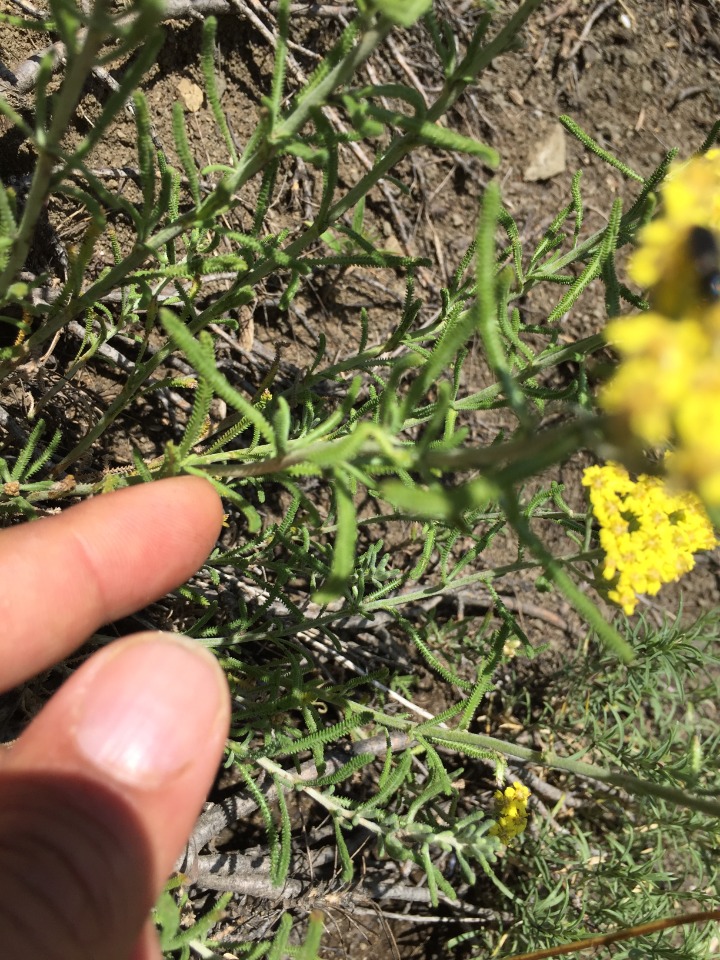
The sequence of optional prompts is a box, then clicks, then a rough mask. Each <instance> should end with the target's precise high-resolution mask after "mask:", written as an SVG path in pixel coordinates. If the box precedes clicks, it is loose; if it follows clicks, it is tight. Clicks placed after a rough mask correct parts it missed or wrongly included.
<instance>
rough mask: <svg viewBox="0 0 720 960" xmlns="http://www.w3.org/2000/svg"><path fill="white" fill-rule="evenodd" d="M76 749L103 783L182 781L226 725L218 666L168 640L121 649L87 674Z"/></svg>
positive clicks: (198, 650)
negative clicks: (183, 774)
mask: <svg viewBox="0 0 720 960" xmlns="http://www.w3.org/2000/svg"><path fill="white" fill-rule="evenodd" d="M86 670H87V673H86V674H85V678H84V679H85V695H84V696H81V697H79V703H78V708H77V713H76V716H75V723H74V725H73V726H74V737H75V742H76V744H77V746H78V749H79V750H80V752H81V753H82V754H84V755H85V757H86V758H87V759H88V760H89V761H90V762H91V763H93V764H94V765H95V766H96V767H98V768H100V769H101V770H103V771H104V772H105V773H106V774H107V775H109V776H111V777H113V778H114V779H117V780H122V781H123V782H125V783H131V784H135V785H138V786H145V787H151V786H153V785H157V784H160V783H163V782H166V781H167V780H168V779H170V778H172V777H174V776H176V775H177V774H179V773H180V772H181V771H182V770H183V768H184V767H186V766H187V765H188V764H189V763H190V762H191V761H192V759H193V757H195V756H196V755H197V753H198V751H200V750H202V749H204V748H206V747H207V745H208V742H209V741H211V740H212V741H214V739H215V737H217V736H219V735H221V733H220V730H219V727H220V726H224V725H225V724H226V723H227V720H226V716H227V712H226V701H227V692H226V686H225V681H224V678H223V675H222V671H221V669H220V667H219V666H218V664H217V662H216V661H215V658H214V657H213V656H212V654H210V653H209V652H208V651H206V650H204V649H203V648H202V647H200V646H199V645H198V644H194V643H192V641H189V640H185V639H184V638H181V637H176V636H173V635H170V634H154V635H152V636H150V637H145V638H137V639H133V640H128V641H120V642H118V643H117V644H114V645H113V646H111V647H108V648H107V649H106V650H104V651H103V652H102V653H100V654H98V655H97V656H96V662H91V663H90V664H89V665H88V666H87V667H86Z"/></svg>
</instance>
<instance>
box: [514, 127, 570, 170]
mask: <svg viewBox="0 0 720 960" xmlns="http://www.w3.org/2000/svg"><path fill="white" fill-rule="evenodd" d="M564 170H565V133H564V130H563V128H562V126H561V125H560V124H559V123H556V124H554V125H553V127H552V129H551V130H550V132H549V133H548V134H547V136H545V137H543V139H542V140H539V141H538V142H537V143H536V144H535V146H534V148H533V150H532V153H531V155H530V163H529V164H528V165H527V167H526V169H525V172H524V173H523V180H526V181H529V180H531V181H534V180H549V179H550V178H551V177H556V176H557V175H558V174H559V173H563V172H564Z"/></svg>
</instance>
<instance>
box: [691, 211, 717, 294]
mask: <svg viewBox="0 0 720 960" xmlns="http://www.w3.org/2000/svg"><path fill="white" fill-rule="evenodd" d="M688 253H689V254H690V259H691V261H692V264H693V267H694V269H695V274H696V277H697V282H698V288H699V291H700V296H701V297H702V299H703V300H720V247H719V246H718V241H717V237H716V236H715V234H714V233H713V232H712V230H708V229H707V227H692V229H691V230H690V233H689V234H688Z"/></svg>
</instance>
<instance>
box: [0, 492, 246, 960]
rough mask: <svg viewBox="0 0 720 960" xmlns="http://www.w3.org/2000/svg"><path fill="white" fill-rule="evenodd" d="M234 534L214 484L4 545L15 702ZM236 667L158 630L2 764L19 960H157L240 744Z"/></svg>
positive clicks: (5, 845)
mask: <svg viewBox="0 0 720 960" xmlns="http://www.w3.org/2000/svg"><path fill="white" fill-rule="evenodd" d="M221 521H222V508H221V505H220V501H219V499H218V497H217V496H216V494H215V492H214V491H213V489H212V487H211V486H210V484H209V483H207V482H206V481H204V480H201V479H197V478H193V477H183V478H175V479H171V480H163V481H160V482H157V483H152V484H142V485H140V486H137V487H131V488H129V489H126V490H122V491H119V492H117V493H110V494H106V495H103V496H100V497H96V498H95V499H93V500H89V501H86V502H85V503H82V504H80V505H79V506H76V507H72V508H71V509H70V510H68V511H66V512H64V513H62V514H60V515H59V516H57V517H51V518H48V519H43V520H40V521H37V522H35V523H30V524H25V525H23V526H18V527H13V528H11V529H9V530H5V531H3V532H2V533H0V584H2V593H1V594H0V677H2V681H1V683H0V688H1V689H3V690H7V689H8V688H10V687H12V686H14V685H15V684H17V683H19V682H21V681H22V680H24V679H26V678H28V677H30V676H31V675H32V674H34V673H37V672H38V671H40V670H43V669H46V668H47V667H49V666H50V665H51V664H53V663H55V662H56V661H58V660H60V659H61V658H62V657H65V656H67V655H68V654H69V653H70V652H71V651H72V650H74V649H75V648H76V647H77V646H79V645H80V644H81V643H82V642H83V641H84V640H85V639H86V638H87V636H88V635H89V634H91V633H92V632H93V630H95V629H97V628H98V627H99V626H100V625H101V624H103V623H107V622H109V621H111V620H115V619H118V618H119V617H123V616H126V615H128V614H129V613H131V612H132V611H134V610H137V609H138V608H140V607H143V606H144V605H146V604H147V603H149V602H150V601H151V600H153V599H156V598H157V597H160V596H162V595H163V594H164V593H166V592H167V591H168V590H170V589H172V588H174V587H176V586H177V585H178V584H180V583H182V582H183V581H184V580H185V579H187V577H188V576H190V575H191V574H192V573H193V572H194V571H195V570H196V569H197V568H198V567H199V566H200V564H201V563H202V562H203V560H204V559H205V558H206V556H207V555H208V553H209V551H210V550H211V548H212V545H213V543H214V542H215V539H216V537H217V534H218V531H219V529H220V524H221ZM229 715H230V702H229V696H228V692H227V685H226V682H225V678H224V676H223V673H222V670H221V669H220V667H219V666H218V664H217V662H216V661H215V659H214V658H213V657H212V655H211V654H209V653H207V652H206V651H204V650H203V649H202V648H201V647H200V646H199V645H196V644H191V643H190V642H189V641H186V640H183V639H181V638H178V637H173V636H172V635H170V634H161V633H142V634H137V635H135V636H133V637H129V638H126V639H123V640H119V641H118V642H117V643H113V644H111V645H110V646H108V647H106V648H104V649H103V650H101V651H99V652H98V653H96V654H95V655H94V656H92V657H91V658H90V659H89V660H88V661H87V662H86V663H85V664H83V666H82V667H81V668H80V669H79V670H78V671H77V672H76V673H75V674H74V675H73V676H72V677H71V678H70V679H69V680H68V681H67V682H66V683H65V684H64V685H63V686H62V688H61V689H60V690H59V691H58V692H57V693H56V694H55V695H54V696H53V698H52V699H51V700H50V702H49V703H48V704H47V706H46V707H45V708H44V709H43V710H42V712H41V713H40V714H39V715H38V717H37V718H36V719H35V720H34V721H33V722H32V723H31V724H30V726H29V727H28V729H27V730H26V731H25V732H24V733H23V734H22V736H21V737H20V738H19V739H18V740H17V741H16V743H15V744H14V745H13V746H12V748H11V749H9V750H8V751H6V752H5V753H6V755H5V756H2V757H0V761H1V762H0V956H2V958H3V960H20V958H22V960H36V958H37V960H40V958H42V960H50V958H52V960H90V958H92V960H158V958H160V957H161V953H160V949H159V946H158V944H157V938H156V936H155V931H154V929H153V926H152V924H151V923H150V921H149V919H148V915H149V910H150V908H151V906H152V905H153V903H154V902H155V900H156V898H157V896H158V894H159V892H160V890H161V889H162V886H163V884H164V882H165V880H166V878H167V875H168V874H169V873H170V871H171V870H172V865H173V863H174V862H175V860H176V858H177V856H178V854H179V853H180V851H181V849H182V846H183V844H184V843H185V842H186V840H187V837H188V834H189V833H190V830H191V829H192V826H193V824H194V822H195V819H196V817H197V815H198V813H199V811H200V808H201V806H202V803H203V800H204V799H205V796H206V794H207V791H208V789H209V787H210V785H211V783H212V780H213V777H214V775H215V773H216V770H217V767H218V763H219V761H220V758H221V756H222V751H223V746H224V743H225V738H226V736H227V730H228V724H229Z"/></svg>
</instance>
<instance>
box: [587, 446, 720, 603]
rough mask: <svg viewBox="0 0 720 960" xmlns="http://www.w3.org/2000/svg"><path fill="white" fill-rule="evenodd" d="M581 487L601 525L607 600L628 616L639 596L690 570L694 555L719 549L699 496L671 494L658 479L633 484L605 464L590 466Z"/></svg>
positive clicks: (621, 469)
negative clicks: (701, 551)
mask: <svg viewBox="0 0 720 960" xmlns="http://www.w3.org/2000/svg"><path fill="white" fill-rule="evenodd" d="M583 485H584V486H586V487H588V488H589V496H590V503H591V504H592V508H593V513H594V514H595V517H596V518H597V521H598V523H599V524H600V545H601V546H602V548H603V550H604V551H605V561H604V566H603V577H604V578H605V579H606V580H608V581H611V583H612V589H610V590H609V591H608V596H609V598H610V599H611V600H613V601H614V602H615V603H617V604H619V605H620V606H621V607H622V608H623V610H624V611H625V613H627V614H628V615H630V614H632V613H634V612H635V607H636V606H637V602H638V596H639V595H640V594H648V595H649V596H654V595H655V594H656V593H657V592H658V590H659V589H660V587H661V586H662V585H663V584H665V583H671V582H672V581H673V580H677V579H679V578H680V577H681V576H682V575H683V574H685V573H688V572H689V571H690V570H692V568H693V567H694V566H695V558H694V554H695V553H697V552H698V551H700V550H712V549H713V547H715V546H717V543H718V541H717V539H716V537H715V534H714V531H713V527H712V524H711V523H710V520H709V519H708V516H707V514H706V513H705V510H704V509H703V506H702V503H701V501H700V500H699V499H698V497H697V496H696V495H695V494H693V493H690V492H688V491H676V492H672V491H671V490H670V489H669V488H668V486H667V484H666V483H665V481H664V480H663V479H662V478H660V477H651V476H648V475H646V474H641V475H640V476H639V477H638V478H637V480H632V479H631V478H630V475H629V473H628V472H627V470H626V469H625V468H624V467H622V466H620V465H619V464H617V463H606V464H604V465H603V466H593V467H588V468H587V470H585V472H584V474H583Z"/></svg>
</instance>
